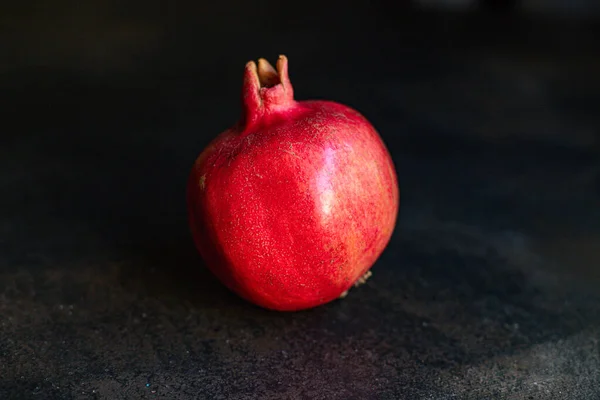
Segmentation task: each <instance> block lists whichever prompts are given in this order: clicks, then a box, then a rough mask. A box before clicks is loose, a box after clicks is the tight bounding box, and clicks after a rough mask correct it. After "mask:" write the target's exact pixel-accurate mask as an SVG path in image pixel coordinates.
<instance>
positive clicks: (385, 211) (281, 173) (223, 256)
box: [187, 56, 399, 311]
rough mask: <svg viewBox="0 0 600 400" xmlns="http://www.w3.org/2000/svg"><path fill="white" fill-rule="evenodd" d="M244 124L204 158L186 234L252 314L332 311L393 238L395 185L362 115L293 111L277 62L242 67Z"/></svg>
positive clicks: (336, 107)
mask: <svg viewBox="0 0 600 400" xmlns="http://www.w3.org/2000/svg"><path fill="white" fill-rule="evenodd" d="M242 94H243V115H242V118H241V120H240V122H238V123H237V124H236V125H235V126H234V127H232V128H230V129H228V130H226V131H225V132H223V133H221V134H220V135H219V136H217V138H215V139H214V140H213V141H212V142H211V143H210V144H209V145H208V146H207V148H206V149H205V150H204V151H203V152H202V154H200V156H199V157H198V159H197V160H196V163H195V164H194V167H193V169H192V172H191V175H190V178H189V182H188V196H187V200H188V212H189V222H190V225H191V230H192V234H193V237H194V240H195V244H196V247H197V248H198V250H199V252H200V253H201V255H202V256H203V258H204V260H205V261H206V264H207V266H208V268H209V269H210V270H211V271H212V272H213V273H214V274H215V275H216V276H217V277H218V278H219V279H220V280H221V281H222V282H223V283H224V284H225V285H226V286H227V287H228V288H229V289H231V290H232V291H234V292H236V293H237V294H238V295H240V296H241V297H243V298H245V299H246V300H248V301H250V302H252V303H255V304H257V305H259V306H262V307H265V308H269V309H274V310H282V311H283V310H288V311H291V310H300V309H306V308H310V307H315V306H318V305H320V304H324V303H327V302H329V301H332V300H334V299H336V298H338V297H340V296H341V295H344V294H345V292H346V291H347V290H348V289H349V288H350V287H351V286H352V285H353V284H355V283H356V282H357V281H359V279H360V278H361V277H362V276H363V275H364V274H365V273H367V272H368V271H369V269H370V268H371V266H372V265H373V263H374V262H375V261H376V259H377V258H378V257H379V256H380V255H381V253H382V251H383V249H384V248H385V246H386V245H387V243H388V242H389V240H390V237H391V235H392V231H393V229H394V225H395V223H396V217H397V214H398V202H399V192H398V182H397V178H396V173H395V171H394V165H393V163H392V160H391V158H390V155H389V153H388V151H387V149H386V147H385V145H384V143H383V142H382V140H381V138H380V137H379V135H378V134H377V132H376V131H375V129H374V128H373V127H372V126H371V124H369V122H368V121H367V120H366V119H365V118H364V117H363V116H362V115H360V114H359V113H358V112H356V111H354V110H353V109H351V108H349V107H346V106H344V105H341V104H338V103H334V102H330V101H295V100H294V97H293V89H292V85H291V83H290V80H289V77H288V63H287V59H286V57H284V56H280V57H279V59H278V60H277V70H275V69H274V68H273V67H272V66H271V65H270V64H269V63H268V62H267V61H266V60H264V59H260V60H259V61H258V66H257V65H256V64H255V63H254V62H249V63H248V64H246V70H245V73H244V85H243V92H242Z"/></svg>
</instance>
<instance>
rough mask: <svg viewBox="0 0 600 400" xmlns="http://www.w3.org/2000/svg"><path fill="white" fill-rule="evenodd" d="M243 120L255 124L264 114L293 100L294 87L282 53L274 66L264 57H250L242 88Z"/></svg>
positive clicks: (283, 106) (285, 105)
mask: <svg viewBox="0 0 600 400" xmlns="http://www.w3.org/2000/svg"><path fill="white" fill-rule="evenodd" d="M242 103H243V108H244V122H245V125H246V126H247V127H249V126H251V125H254V124H255V123H257V122H258V121H259V120H261V119H262V118H263V117H264V116H265V115H267V114H272V113H276V112H279V111H282V110H284V109H286V108H288V107H290V106H292V105H293V104H294V88H293V87H292V84H291V82H290V78H289V75H288V59H287V57H286V56H284V55H280V56H279V58H278V59H277V63H276V64H275V68H273V66H272V65H271V64H270V63H269V62H268V61H267V60H265V59H264V58H259V59H258V63H255V62H254V61H249V62H248V63H247V64H246V69H245V71H244V85H243V90H242Z"/></svg>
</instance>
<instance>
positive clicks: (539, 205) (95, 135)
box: [0, 6, 600, 400]
mask: <svg viewBox="0 0 600 400" xmlns="http://www.w3.org/2000/svg"><path fill="white" fill-rule="evenodd" d="M215 7H218V6H215ZM369 10H370V9H369ZM367 11H368V10H367V9H366V8H365V9H364V10H363V9H360V7H358V6H357V7H356V8H355V9H354V11H352V13H351V12H349V11H346V12H344V11H340V13H341V17H340V18H342V21H345V25H344V24H342V27H340V28H339V30H338V32H337V33H336V34H327V33H326V31H327V30H326V29H323V30H321V31H319V30H308V29H306V30H304V29H303V28H302V24H301V23H300V22H298V21H299V20H300V21H302V18H303V16H304V17H306V16H307V15H308V11H306V14H300V15H299V16H298V17H297V18H298V19H297V20H289V19H288V20H287V23H285V22H284V21H281V20H278V19H277V18H271V19H270V25H269V28H272V29H273V30H275V29H277V32H278V33H277V34H274V33H273V32H269V33H263V32H253V35H254V36H253V37H254V39H255V41H251V40H249V39H248V30H249V29H250V24H247V25H243V24H241V25H240V21H239V20H238V21H233V22H232V25H233V26H234V28H235V29H232V30H229V31H227V33H223V34H221V35H219V42H218V44H216V43H213V42H212V41H211V40H209V39H210V38H207V37H205V35H204V32H203V29H204V27H203V26H202V25H198V26H197V25H196V23H195V22H194V21H193V19H192V18H191V17H187V19H186V18H185V17H184V18H183V22H182V21H180V23H179V24H177V25H169V26H168V29H167V28H165V30H160V29H159V28H157V24H156V23H154V22H153V23H152V24H151V23H148V24H147V25H145V28H143V27H142V28H140V27H139V26H138V27H137V28H135V29H137V31H135V29H133V28H132V29H133V30H134V31H135V32H138V33H139V32H142V33H144V32H145V33H144V34H142V33H139V35H138V36H135V35H129V36H125V37H123V36H119V35H120V34H118V32H121V31H119V30H118V29H116V28H115V29H113V30H110V29H112V28H110V29H109V28H106V29H107V30H108V31H110V32H113V31H114V32H117V33H115V34H114V35H113V36H112V39H111V37H108V39H107V35H106V32H105V31H101V32H97V34H94V33H93V31H92V32H87V31H86V35H84V37H83V39H82V38H81V37H80V36H77V35H69V34H67V33H68V32H67V33H64V32H63V33H64V38H72V41H69V40H67V39H64V40H65V41H64V43H62V45H61V46H59V45H58V44H56V43H54V42H52V39H47V36H46V35H44V34H41V33H44V32H46V33H48V35H50V32H54V31H52V30H51V29H47V31H44V28H43V26H42V25H40V26H42V27H41V28H39V31H40V32H41V33H40V34H39V40H40V43H41V44H40V48H41V47H44V46H45V45H47V47H45V48H50V50H48V51H47V52H46V53H43V52H41V51H40V50H39V48H36V49H33V48H32V47H31V46H32V45H31V44H29V45H28V46H29V47H25V50H23V48H21V49H17V46H13V48H12V49H13V50H14V51H15V52H14V55H15V57H13V58H10V61H11V62H12V64H11V62H7V63H6V65H5V67H4V69H2V76H0V85H1V86H0V98H1V100H2V103H3V107H2V111H1V112H2V113H3V118H2V120H3V128H2V134H1V137H0V193H2V196H0V399H29V398H34V399H38V398H40V399H46V398H48V399H55V398H56V399H72V398H74V399H75V398H76V399H95V398H97V399H121V398H127V399H139V398H168V399H192V398H201V399H328V400H332V399H421V398H423V399H436V400H437V399H491V398H494V399H594V398H599V397H600V349H599V345H598V340H599V339H600V290H599V289H598V287H599V286H598V285H599V284H600V157H599V156H600V146H599V136H600V135H599V133H600V132H599V127H600V113H599V112H598V111H599V110H600V75H599V74H598V70H599V68H600V57H599V56H598V52H597V49H599V48H600V40H598V35H597V33H598V31H597V28H596V27H595V26H593V25H591V23H589V22H588V23H586V24H583V23H582V24H581V25H577V24H575V23H573V22H568V21H567V22H565V21H562V22H557V21H554V22H552V21H541V22H540V21H530V20H524V19H506V20H505V19H496V18H493V17H491V16H487V17H486V18H485V19H477V18H475V17H472V16H464V17H460V16H457V15H447V16H440V15H434V14H431V15H417V14H415V15H413V14H411V15H410V16H398V15H393V14H390V13H388V14H387V16H383V15H384V14H383V13H378V12H375V11H371V12H370V13H369V12H367ZM181 15H189V14H186V13H182V14H181ZM324 15H325V17H322V18H323V20H322V21H321V22H323V21H325V20H326V18H328V17H327V16H331V15H337V14H335V13H334V12H333V11H331V10H329V11H328V10H325V12H324ZM148 18H150V17H148ZM199 18H201V19H203V18H204V19H206V17H205V16H204V17H199ZM503 18H509V17H503ZM357 21H359V22H360V29H356V26H354V25H353V24H355V23H356V22H357ZM130 22H131V21H130ZM254 22H255V21H253V23H254ZM79 23H81V24H82V22H79ZM153 24H154V25H153ZM236 24H237V25H236ZM111 26H112V25H111ZM127 26H129V25H127ZM252 26H254V25H252ZM321 26H325V25H324V22H323V24H322V25H321ZM96 28H97V29H99V28H98V27H97V26H96ZM89 29H90V30H92V29H93V28H89ZM144 29H146V30H144ZM67 31H68V30H67ZM23 32H24V31H21V34H22V35H21V36H22V37H25V36H27V35H25V34H23ZM148 32H150V33H148ZM152 32H154V34H151V33H152ZM156 32H159V33H156ZM59 33H60V32H59ZM54 34H55V35H58V34H57V33H54ZM14 35H15V36H19V34H18V33H14ZM28 35H30V33H28ZM144 35H145V36H144ZM213 36H214V34H213ZM27 37H29V36H27ZM60 37H63V36H60ZM131 37H134V38H136V39H135V40H133V39H132V42H127V41H126V40H125V39H127V38H131ZM148 37H149V38H151V39H148V42H147V43H155V44H154V46H155V47H152V48H149V47H148V46H145V45H144V43H146V42H144V41H143V40H144V38H148ZM156 37H160V38H161V40H160V41H158V40H155V39H152V38H156ZM95 38H98V39H95ZM242 38H244V39H243V40H242ZM23 40H25V39H23ZM44 40H46V41H47V43H46V42H44ZM103 40H104V41H107V43H104V42H102V41H103ZM110 40H113V42H110ZM136 40H137V41H136ZM52 43H54V45H55V47H51V44H52ZM132 43H133V44H132ZM140 43H141V44H140ZM84 44H85V45H84ZM92 45H96V47H94V46H92ZM69 46H71V47H69ZM128 46H129V47H128ZM91 48H93V49H96V50H98V49H99V48H100V49H105V52H104V53H101V52H99V51H95V52H91V51H86V50H84V49H87V50H89V49H91ZM60 49H67V50H64V51H65V53H64V54H69V55H70V58H68V57H64V56H61V54H63V53H60V51H59V50H60ZM115 49H116V50H115ZM17 50H18V51H17ZM112 50H114V51H113V52H112V53H111V51H112ZM138 50H139V51H138ZM142 50H143V51H142ZM278 52H283V53H286V54H287V55H288V56H289V58H290V72H291V75H292V80H293V82H294V84H295V87H296V92H297V97H298V98H301V99H302V98H304V99H305V98H314V97H319V98H329V99H334V100H337V101H341V102H344V103H347V104H350V105H352V106H354V107H356V108H357V109H359V110H360V111H362V112H363V113H364V114H365V115H366V116H367V117H368V118H370V119H371V121H372V122H373V123H374V124H375V125H376V126H377V127H378V128H379V130H380V131H381V134H382V136H383V138H384V140H385V141H386V142H387V143H388V145H389V148H390V151H391V153H392V155H393V158H394V160H395V162H396V164H397V168H398V173H399V178H400V182H401V215H400V218H399V222H398V227H397V230H396V232H395V235H394V237H393V240H392V242H391V244H390V246H389V247H388V249H387V250H386V252H385V253H384V255H383V256H382V257H381V259H380V260H379V262H378V263H377V264H376V265H375V266H374V268H373V273H374V275H373V277H372V278H371V279H370V280H369V281H368V283H367V284H366V285H364V286H362V287H360V288H358V289H355V290H352V291H351V292H350V294H349V296H348V297H347V298H345V299H344V300H342V301H337V302H334V303H331V304H329V305H326V306H323V307H320V308H317V309H314V310H310V311H305V312H300V313H274V312H268V311H265V310H261V309H258V308H256V307H253V306H252V305H249V304H247V303H245V302H243V301H241V300H239V299H238V298H237V297H235V296H234V295H232V294H230V293H229V292H228V291H226V290H225V289H224V288H223V287H222V286H221V285H220V284H219V283H218V282H216V281H215V280H214V279H213V278H212V277H211V276H210V275H209V274H208V273H207V272H206V270H204V269H203V267H202V265H201V261H200V259H199V256H198V255H197V254H196V252H195V250H194V249H193V246H192V243H191V240H190V237H189V234H188V229H187V225H186V215H185V208H184V191H185V181H186V178H187V174H188V171H189V168H190V167H191V164H192V162H193V161H194V159H195V157H196V155H197V154H198V153H199V152H200V151H201V149H202V148H203V146H204V145H205V144H206V143H207V142H208V140H210V139H211V138H212V137H213V136H214V135H216V134H217V133H218V132H219V131H220V130H222V129H224V128H226V127H227V126H229V125H230V124H232V123H233V122H235V120H236V118H237V113H238V110H239V106H238V98H239V86H240V83H241V72H242V68H243V65H244V63H245V62H246V61H247V60H248V59H251V58H257V57H259V56H268V57H269V58H274V57H275V56H276V54H277V53H278ZM64 54H63V55H64ZM123 54H126V55H128V56H129V58H127V57H124V56H123ZM115 60H117V61H120V62H115Z"/></svg>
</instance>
